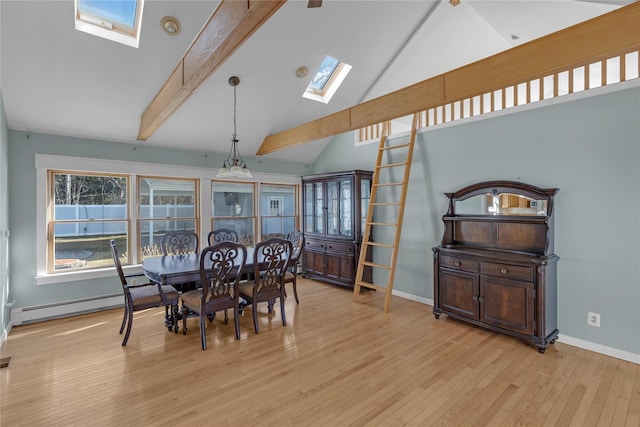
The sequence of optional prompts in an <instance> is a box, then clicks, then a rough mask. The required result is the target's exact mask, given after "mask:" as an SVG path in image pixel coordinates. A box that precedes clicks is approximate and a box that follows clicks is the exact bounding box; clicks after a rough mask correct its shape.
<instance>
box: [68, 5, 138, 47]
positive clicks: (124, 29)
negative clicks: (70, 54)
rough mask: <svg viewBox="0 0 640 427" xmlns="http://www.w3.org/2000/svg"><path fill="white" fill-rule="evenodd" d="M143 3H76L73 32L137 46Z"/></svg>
mask: <svg viewBox="0 0 640 427" xmlns="http://www.w3.org/2000/svg"><path fill="white" fill-rule="evenodd" d="M143 4H144V0H75V23H76V25H75V26H76V30H78V31H82V32H85V33H88V34H93V35H95V36H98V37H102V38H105V39H108V40H112V41H115V42H118V43H122V44H125V45H127V46H131V47H138V43H139V40H140V25H141V23H142V8H143Z"/></svg>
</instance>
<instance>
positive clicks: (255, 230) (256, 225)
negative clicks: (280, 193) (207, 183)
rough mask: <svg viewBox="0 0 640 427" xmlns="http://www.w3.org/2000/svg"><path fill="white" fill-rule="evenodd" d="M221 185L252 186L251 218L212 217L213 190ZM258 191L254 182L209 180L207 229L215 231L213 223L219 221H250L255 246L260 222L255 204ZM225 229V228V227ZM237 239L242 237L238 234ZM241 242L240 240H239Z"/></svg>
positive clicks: (257, 206)
mask: <svg viewBox="0 0 640 427" xmlns="http://www.w3.org/2000/svg"><path fill="white" fill-rule="evenodd" d="M216 183H218V184H222V185H225V184H226V185H229V184H244V185H247V184H253V192H252V202H253V215H251V216H246V215H242V216H240V215H239V216H214V215H213V202H214V200H213V190H214V188H215V184H216ZM258 191H259V187H258V182H255V181H232V180H222V179H212V180H211V219H210V221H209V229H210V230H214V229H215V222H216V220H218V221H220V220H232V219H243V220H247V219H251V222H252V223H253V245H254V246H255V244H256V242H257V241H258V240H257V237H258V236H260V235H261V234H259V233H260V229H259V225H260V221H259V217H260V212H259V209H258V208H259V205H258V204H257V203H256V201H257V194H258ZM225 228H226V227H225ZM238 237H242V236H240V234H239V233H238ZM240 241H242V239H241V240H240Z"/></svg>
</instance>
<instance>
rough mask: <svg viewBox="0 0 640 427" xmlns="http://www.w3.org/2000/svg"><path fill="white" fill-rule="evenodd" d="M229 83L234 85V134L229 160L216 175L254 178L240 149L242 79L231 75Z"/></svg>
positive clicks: (220, 176)
mask: <svg viewBox="0 0 640 427" xmlns="http://www.w3.org/2000/svg"><path fill="white" fill-rule="evenodd" d="M229 84H230V85H231V86H233V136H232V138H231V150H230V151H229V156H228V157H227V160H225V161H224V162H223V163H222V168H220V170H219V171H218V174H217V175H216V176H217V177H219V178H229V177H238V178H253V175H252V174H251V172H250V171H249V168H248V167H247V164H246V163H245V161H244V160H243V159H242V156H240V150H239V149H238V114H237V111H238V108H237V107H238V97H237V93H236V86H238V84H240V79H239V78H238V77H236V76H233V77H230V78H229Z"/></svg>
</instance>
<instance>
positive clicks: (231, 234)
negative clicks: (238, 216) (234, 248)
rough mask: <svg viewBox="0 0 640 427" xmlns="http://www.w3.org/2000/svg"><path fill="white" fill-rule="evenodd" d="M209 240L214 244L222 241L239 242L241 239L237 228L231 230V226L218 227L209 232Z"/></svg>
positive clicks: (210, 243)
mask: <svg viewBox="0 0 640 427" xmlns="http://www.w3.org/2000/svg"><path fill="white" fill-rule="evenodd" d="M207 241H208V242H209V246H213V245H215V244H216V243H221V242H236V243H238V242H239V241H240V239H239V238H238V233H236V232H235V230H231V229H230V228H217V229H215V230H213V231H210V232H209V235H208V236H207Z"/></svg>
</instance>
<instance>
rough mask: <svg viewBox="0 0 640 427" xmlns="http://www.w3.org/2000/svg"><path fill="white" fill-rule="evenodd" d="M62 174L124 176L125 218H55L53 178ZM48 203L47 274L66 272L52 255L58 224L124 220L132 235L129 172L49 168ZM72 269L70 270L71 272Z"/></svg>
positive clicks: (85, 268)
mask: <svg viewBox="0 0 640 427" xmlns="http://www.w3.org/2000/svg"><path fill="white" fill-rule="evenodd" d="M62 174H67V175H74V176H98V177H113V178H124V179H125V180H126V184H127V185H126V187H127V193H126V198H125V200H126V202H125V206H127V208H126V210H125V215H124V217H123V218H118V219H105V218H101V219H93V218H86V219H77V220H70V219H64V220H63V219H56V218H55V208H56V203H55V198H56V196H55V180H54V179H53V178H54V177H55V175H62ZM47 184H48V185H47V200H48V202H47V205H48V207H49V209H48V211H47V225H46V227H47V233H46V234H47V257H46V272H47V274H61V273H64V272H65V270H64V269H59V270H56V268H55V267H56V266H55V262H56V259H55V256H52V254H54V253H55V240H56V236H55V226H56V225H57V224H77V223H100V222H124V223H125V224H126V226H125V229H126V230H127V232H126V233H127V236H129V235H130V231H129V230H130V229H131V216H130V209H129V205H130V203H131V200H130V197H131V192H130V190H129V188H130V186H131V177H130V176H129V175H127V174H119V173H107V172H103V173H96V172H79V171H70V170H68V169H67V170H56V169H49V170H48V171H47ZM130 246H131V245H130V243H129V239H127V250H130ZM123 264H129V262H128V259H127V261H126V262H124V263H123ZM99 268H102V267H77V268H74V269H72V270H71V271H74V272H77V271H87V270H95V269H99ZM71 271H70V272H71Z"/></svg>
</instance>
